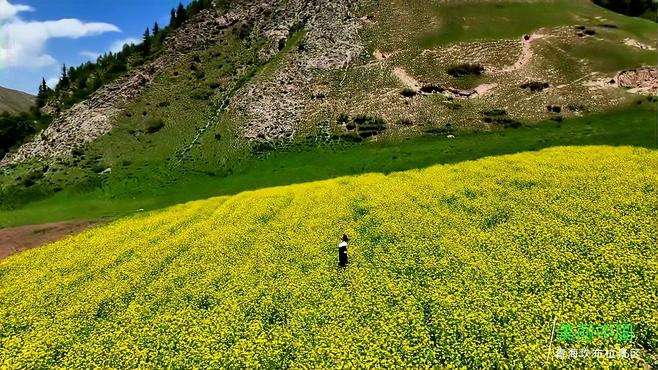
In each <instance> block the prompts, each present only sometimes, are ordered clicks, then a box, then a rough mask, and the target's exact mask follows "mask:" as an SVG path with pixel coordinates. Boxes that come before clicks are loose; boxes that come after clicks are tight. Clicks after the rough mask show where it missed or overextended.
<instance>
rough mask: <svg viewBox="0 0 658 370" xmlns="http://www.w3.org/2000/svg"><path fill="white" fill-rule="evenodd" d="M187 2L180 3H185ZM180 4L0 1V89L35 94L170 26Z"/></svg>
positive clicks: (153, 0)
mask: <svg viewBox="0 0 658 370" xmlns="http://www.w3.org/2000/svg"><path fill="white" fill-rule="evenodd" d="M188 2H189V0H184V1H183V4H186V3H188ZM178 3H179V0H0V86H3V87H8V88H11V89H16V90H21V91H26V92H29V93H36V91H37V87H38V84H39V82H40V81H41V77H44V78H46V80H49V83H52V82H54V81H56V79H57V77H58V75H59V71H60V69H61V65H62V63H66V65H78V64H80V63H83V62H85V61H87V60H95V59H96V55H98V54H100V53H103V52H106V51H108V50H111V49H112V48H113V47H115V48H116V47H120V45H122V43H123V41H126V40H131V39H139V38H141V35H142V33H143V32H144V29H145V28H146V26H149V27H150V26H151V25H152V24H153V22H154V21H158V23H160V25H166V24H167V23H168V22H169V11H170V10H171V8H172V7H175V6H177V5H178Z"/></svg>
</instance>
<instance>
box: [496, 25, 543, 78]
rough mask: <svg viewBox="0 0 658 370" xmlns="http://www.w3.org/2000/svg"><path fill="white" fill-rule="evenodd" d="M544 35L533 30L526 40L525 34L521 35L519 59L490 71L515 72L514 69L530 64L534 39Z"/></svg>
mask: <svg viewBox="0 0 658 370" xmlns="http://www.w3.org/2000/svg"><path fill="white" fill-rule="evenodd" d="M545 36H546V35H544V34H542V33H539V32H535V33H533V34H531V35H530V36H529V37H528V39H527V40H526V37H525V36H524V37H522V38H521V45H522V48H521V55H520V56H519V59H517V61H516V62H515V63H514V64H512V65H511V66H508V67H505V68H502V69H499V70H493V71H492V72H494V73H509V72H515V71H518V70H520V69H523V68H524V67H525V66H527V65H528V64H530V62H531V61H532V58H533V56H534V53H533V51H532V44H533V43H534V42H535V41H537V40H539V39H542V38H544V37H545Z"/></svg>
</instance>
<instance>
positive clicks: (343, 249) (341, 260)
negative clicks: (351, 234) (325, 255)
mask: <svg viewBox="0 0 658 370" xmlns="http://www.w3.org/2000/svg"><path fill="white" fill-rule="evenodd" d="M349 240H350V238H348V237H347V235H345V234H343V238H342V239H341V242H340V244H338V266H340V267H345V266H347V262H348V259H347V242H348V241H349Z"/></svg>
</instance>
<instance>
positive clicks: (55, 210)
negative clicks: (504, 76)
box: [0, 102, 658, 227]
mask: <svg viewBox="0 0 658 370" xmlns="http://www.w3.org/2000/svg"><path fill="white" fill-rule="evenodd" d="M657 124H658V123H657V119H656V109H655V106H653V105H651V104H649V103H646V102H645V103H643V104H642V105H636V106H634V107H631V108H628V109H627V110H622V111H619V112H615V113H608V114H603V115H598V116H589V117H584V118H579V119H569V120H566V121H564V122H563V123H561V124H558V123H555V122H545V123H543V124H541V125H536V126H530V127H525V128H519V129H509V130H505V131H502V132H491V133H479V134H466V135H458V137H457V138H455V139H447V138H445V137H441V136H440V137H433V136H427V137H420V138H410V139H400V140H388V141H382V142H373V143H367V144H356V145H354V144H353V145H349V144H343V145H340V144H334V145H326V146H320V147H305V146H300V147H298V148H291V149H290V150H288V151H283V152H274V153H271V154H269V155H267V156H266V157H262V158H255V159H252V160H249V161H245V162H243V163H242V164H241V165H240V167H239V168H238V169H236V170H235V171H234V172H232V173H230V174H228V175H221V174H218V175H214V174H211V173H204V172H195V173H182V174H176V173H173V172H169V171H167V170H166V169H160V168H157V167H155V166H149V167H148V168H150V169H151V171H149V172H146V171H144V172H137V171H135V172H130V173H128V174H126V175H123V176H116V177H111V178H109V179H107V180H106V181H105V182H104V183H101V184H100V185H99V186H98V188H95V189H91V190H86V189H79V190H76V189H73V190H71V189H67V190H64V191H61V192H59V193H57V194H56V195H54V196H52V197H49V198H47V199H44V200H41V201H38V202H31V203H29V204H27V205H25V206H21V207H18V208H5V209H3V210H0V226H3V227H7V226H16V225H23V224H33V223H41V222H48V221H55V220H66V219H79V218H98V217H118V216H122V215H126V214H131V213H133V212H135V211H136V210H138V209H146V210H149V209H156V208H159V207H163V206H167V205H172V204H176V203H179V202H184V201H189V200H193V199H201V198H205V197H209V196H213V195H222V194H235V193H237V192H240V191H244V190H249V189H258V188H263V187H268V186H276V185H286V184H292V183H299V182H306V181H314V180H319V179H326V178H332V177H336V176H344V175H352V174H359V173H366V172H372V171H375V172H384V173H388V172H391V171H402V170H407V169H412V168H421V167H426V166H430V165H433V164H437V163H453V162H459V161H463V160H469V159H476V158H480V157H484V156H491V155H498V154H506V153H515V152H519V151H527V150H537V149H541V148H546V147H551V146H558V145H593V144H596V145H600V144H605V145H634V146H640V147H646V148H656V147H657V142H656V140H657V139H656V137H657V136H656V125H657ZM6 196H7V197H9V196H10V195H6Z"/></svg>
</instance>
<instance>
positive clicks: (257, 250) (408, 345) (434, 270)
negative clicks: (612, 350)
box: [0, 146, 658, 368]
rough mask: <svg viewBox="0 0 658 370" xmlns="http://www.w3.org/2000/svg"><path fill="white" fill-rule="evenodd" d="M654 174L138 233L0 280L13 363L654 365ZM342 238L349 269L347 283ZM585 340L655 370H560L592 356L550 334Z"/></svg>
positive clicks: (513, 179) (225, 211)
mask: <svg viewBox="0 0 658 370" xmlns="http://www.w3.org/2000/svg"><path fill="white" fill-rule="evenodd" d="M656 166H658V155H657V153H656V152H655V151H651V150H646V149H638V148H632V147H617V148H615V147H608V146H590V147H580V148H578V147H557V148H551V149H546V150H542V151H539V152H526V153H520V154H514V155H507V156H500V157H490V158H483V159H480V160H477V161H467V162H461V163H457V164H451V165H437V166H432V167H428V168H425V169H419V170H410V171H404V172H396V173H391V174H388V175H384V174H381V173H369V174H363V175H357V176H346V177H340V178H335V179H331V180H326V181H318V182H311V183H305V184H297V185H290V186H282V187H275V188H267V189H260V190H255V191H248V192H243V193H240V194H236V195H234V196H225V197H219V198H212V199H208V200H203V201H196V202H191V203H187V204H182V205H178V206H175V207H172V208H168V209H165V210H162V211H158V212H152V213H147V214H142V215H137V216H133V217H128V218H125V219H122V220H119V221H117V222H114V223H111V224H109V225H107V226H103V227H98V228H95V229H92V230H89V231H87V232H85V233H83V234H81V235H78V236H75V237H72V238H70V239H67V240H64V241H61V242H57V243H55V244H51V245H49V246H46V247H42V248H39V249H33V250H29V251H26V252H23V253H21V254H19V255H15V256H12V257H10V258H9V259H7V260H5V261H2V262H0V317H1V318H2V319H0V344H1V345H0V358H2V359H3V361H4V362H3V364H4V365H6V366H9V367H40V368H41V367H48V366H52V365H57V366H63V367H76V368H79V367H83V368H87V367H118V368H125V367H136V366H142V367H144V366H145V367H186V368H187V367H211V368H217V367H250V368H251V367H256V366H260V367H267V368H285V367H312V368H313V367H334V366H338V365H342V366H349V365H350V364H352V365H355V364H360V365H366V366H373V367H391V366H403V367H419V366H427V365H436V366H439V367H444V366H448V365H454V366H465V367H467V368H475V367H484V368H490V367H512V368H517V367H519V368H520V367H525V368H539V367H545V366H549V367H552V366H554V367H560V368H592V367H608V366H613V367H618V366H622V367H631V368H637V367H640V366H641V365H642V364H651V363H654V364H655V363H656V361H658V359H657V358H656V357H655V351H653V349H655V348H656V346H657V345H658V342H657V337H656V336H655V333H656V332H657V331H658V321H657V318H658V312H657V311H656V306H655V304H654V301H652V297H655V296H656V294H657V293H658V292H657V291H656V285H655V279H654V277H655V273H656V271H657V269H658V265H657V261H658V254H657V251H656V248H655V246H656V242H657V239H656V233H655V222H654V220H655V219H656V217H657V216H658V214H657V213H656V207H655V204H656V201H658V194H657V193H656V189H657V187H656V186H657V184H658V176H657V174H656V172H655V171H654V170H653V169H655V168H656ZM620 168H623V169H624V171H619V169H620ZM344 232H345V233H347V234H348V235H350V237H351V238H352V240H351V243H350V250H349V253H350V255H351V259H352V262H351V265H350V266H349V267H348V268H347V269H346V270H344V271H338V270H336V267H335V262H336V245H337V243H338V238H339V237H340V235H342V233H344ZM581 322H587V323H592V322H594V323H599V322H605V323H608V322H610V323H636V326H635V329H634V335H635V337H633V338H631V339H626V340H624V343H623V344H622V345H625V346H630V347H631V348H642V349H643V350H642V351H641V358H640V359H632V360H621V359H608V358H605V357H603V358H598V359H597V358H590V359H582V358H578V359H570V360H568V362H567V360H560V359H559V358H556V357H555V351H556V348H561V347H581V346H587V343H581V342H576V343H565V342H561V341H560V340H558V338H557V337H556V336H553V337H552V336H551V331H552V325H555V323H557V325H561V324H562V323H581ZM551 338H552V339H553V340H551ZM619 343H620V342H619V339H618V338H617V339H615V338H612V337H610V338H607V339H606V338H603V339H595V341H594V342H593V343H592V344H593V345H595V346H597V347H601V346H602V347H605V348H608V347H614V346H616V345H619ZM547 361H548V362H547ZM629 361H630V362H629Z"/></svg>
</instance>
